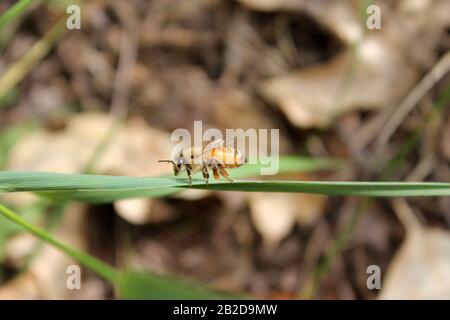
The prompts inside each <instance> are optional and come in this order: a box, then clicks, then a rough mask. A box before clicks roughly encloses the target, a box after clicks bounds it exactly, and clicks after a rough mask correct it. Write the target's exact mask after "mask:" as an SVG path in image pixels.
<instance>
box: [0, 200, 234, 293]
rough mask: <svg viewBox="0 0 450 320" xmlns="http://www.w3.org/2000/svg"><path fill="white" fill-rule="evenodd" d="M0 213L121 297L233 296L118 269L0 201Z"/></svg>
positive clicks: (187, 282) (186, 282)
mask: <svg viewBox="0 0 450 320" xmlns="http://www.w3.org/2000/svg"><path fill="white" fill-rule="evenodd" d="M0 215H1V216H3V217H4V218H6V219H8V220H9V221H11V222H13V223H15V224H17V225H19V226H21V227H22V228H23V229H25V230H26V231H28V232H30V233H31V234H33V235H34V236H36V237H38V238H39V239H41V240H43V241H45V242H47V243H49V244H51V245H53V246H54V247H56V248H57V249H59V250H61V251H62V252H64V253H65V254H67V255H68V256H70V257H72V258H73V259H74V260H76V261H78V262H79V263H81V264H83V265H84V266H85V267H86V268H88V269H90V270H92V271H94V272H95V273H97V274H98V275H99V276H100V277H102V278H103V279H105V280H107V281H108V282H110V283H111V284H113V285H114V286H115V287H116V289H117V290H118V292H119V295H120V297H121V298H125V299H237V298H243V297H241V296H239V297H238V296H235V295H233V294H228V293H222V292H219V291H215V290H212V289H209V288H207V287H204V286H203V285H201V284H198V283H196V282H194V281H190V280H186V279H179V278H174V277H169V276H160V275H156V274H152V273H143V272H135V271H130V270H129V271H124V272H121V271H118V270H116V269H115V268H114V267H112V266H110V265H108V264H106V263H104V262H102V261H100V260H98V259H96V258H94V257H92V256H90V255H88V254H86V253H84V252H82V251H79V250H76V249H74V248H72V247H70V246H69V245H66V244H64V243H61V242H59V241H58V240H56V239H55V238H53V237H52V236H51V235H50V234H49V233H47V232H46V231H44V230H42V229H40V228H38V227H36V226H34V225H33V224H31V223H29V222H28V221H27V220H25V219H24V218H22V217H21V216H19V215H18V214H16V213H15V212H13V211H12V210H10V209H8V208H7V207H5V206H3V205H2V204H0Z"/></svg>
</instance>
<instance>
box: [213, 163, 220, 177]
mask: <svg viewBox="0 0 450 320" xmlns="http://www.w3.org/2000/svg"><path fill="white" fill-rule="evenodd" d="M212 171H213V176H214V179H220V175H219V168H217V166H216V165H213V166H212Z"/></svg>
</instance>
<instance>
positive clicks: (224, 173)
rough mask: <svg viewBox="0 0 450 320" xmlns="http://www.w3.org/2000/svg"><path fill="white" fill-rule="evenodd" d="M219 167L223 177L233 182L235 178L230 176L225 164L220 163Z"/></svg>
mask: <svg viewBox="0 0 450 320" xmlns="http://www.w3.org/2000/svg"><path fill="white" fill-rule="evenodd" d="M217 167H218V168H219V172H220V174H221V175H222V177H224V178H225V179H226V180H228V181H230V182H233V179H231V178H230V177H229V176H228V172H227V170H225V165H224V164H223V163H218V164H217Z"/></svg>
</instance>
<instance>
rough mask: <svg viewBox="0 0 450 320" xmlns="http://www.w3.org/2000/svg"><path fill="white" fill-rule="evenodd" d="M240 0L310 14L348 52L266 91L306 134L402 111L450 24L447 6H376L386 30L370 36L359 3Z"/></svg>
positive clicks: (279, 79) (438, 3)
mask: <svg viewBox="0 0 450 320" xmlns="http://www.w3.org/2000/svg"><path fill="white" fill-rule="evenodd" d="M240 1H241V2H242V3H244V4H245V5H247V6H249V7H250V8H253V9H256V10H264V11H279V12H283V11H286V10H289V11H294V12H297V11H302V12H305V13H307V14H309V15H310V16H311V17H313V18H314V19H315V20H316V21H317V22H318V23H319V24H321V25H324V26H326V27H327V28H328V30H329V32H331V33H334V34H335V35H336V36H337V37H339V38H340V39H341V40H342V41H343V42H344V43H347V44H348V46H349V49H348V50H345V51H344V52H343V53H340V54H339V55H338V56H336V57H335V58H334V59H333V60H332V61H330V62H329V63H326V64H321V65H317V66H314V67H312V68H309V69H306V70H298V71H295V72H292V73H288V74H284V75H281V76H275V77H273V78H271V79H269V80H268V81H266V82H264V83H263V84H262V86H261V92H262V94H263V95H264V96H265V98H266V99H268V100H269V101H271V102H273V103H275V104H276V105H278V106H279V107H280V108H281V109H282V110H283V112H284V113H285V114H286V115H287V117H288V118H289V119H290V121H291V122H292V123H293V124H295V125H297V126H299V127H303V128H311V127H324V126H327V125H329V124H330V123H331V122H332V121H333V120H334V118H335V117H337V116H339V115H341V114H342V113H345V112H348V111H352V110H361V109H363V110H364V109H366V110H372V109H377V108H385V107H392V106H394V105H395V104H397V103H398V102H399V101H400V100H401V99H402V98H403V97H404V96H405V95H406V94H407V93H408V91H409V90H410V89H411V88H412V86H413V84H414V83H415V82H416V81H417V80H418V74H419V72H420V71H421V70H423V68H429V67H431V66H432V64H433V63H434V61H436V56H435V52H436V47H437V46H438V45H439V44H440V42H441V39H442V36H443V35H444V34H445V28H448V26H449V25H450V15H448V14H443V13H444V12H445V13H447V12H448V10H450V8H449V7H450V5H449V2H448V1H446V2H445V1H421V2H415V1H401V2H400V4H399V6H398V7H396V8H393V7H387V6H385V5H384V4H383V3H382V2H376V4H377V5H379V6H380V8H381V19H382V29H381V30H366V29H365V24H364V22H361V21H360V17H359V14H358V6H359V4H360V3H358V2H357V1H353V3H352V2H351V1H350V2H349V1H344V0H320V1H297V0H285V1H274V0H240ZM418 43H420V45H417V44H418ZM353 45H355V46H356V48H357V52H356V54H355V55H354V56H352V53H351V49H350V48H351V46H353ZM352 68H353V69H352Z"/></svg>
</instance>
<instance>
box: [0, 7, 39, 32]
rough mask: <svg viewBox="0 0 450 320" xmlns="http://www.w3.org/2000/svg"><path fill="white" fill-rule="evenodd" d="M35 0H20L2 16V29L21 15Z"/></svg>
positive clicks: (0, 18) (0, 22) (0, 27)
mask: <svg viewBox="0 0 450 320" xmlns="http://www.w3.org/2000/svg"><path fill="white" fill-rule="evenodd" d="M32 2H33V0H19V1H17V2H16V3H15V4H14V5H13V6H12V7H11V8H9V9H8V10H6V12H5V13H3V14H2V15H1V16H0V29H2V28H3V27H4V26H5V25H7V24H8V23H9V22H11V21H12V20H13V19H15V18H17V17H18V16H19V15H21V14H22V13H23V12H24V11H25V10H26V8H27V7H28V6H29V5H30V4H31V3H32Z"/></svg>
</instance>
